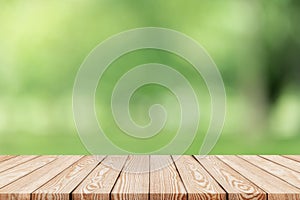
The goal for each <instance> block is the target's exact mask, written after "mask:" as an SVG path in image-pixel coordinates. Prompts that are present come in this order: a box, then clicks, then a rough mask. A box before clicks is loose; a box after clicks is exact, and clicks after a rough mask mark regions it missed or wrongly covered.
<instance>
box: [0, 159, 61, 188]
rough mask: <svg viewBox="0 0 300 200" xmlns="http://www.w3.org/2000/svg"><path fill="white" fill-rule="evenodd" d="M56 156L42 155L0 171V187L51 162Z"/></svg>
mask: <svg viewBox="0 0 300 200" xmlns="http://www.w3.org/2000/svg"><path fill="white" fill-rule="evenodd" d="M56 157H57V156H43V157H39V158H36V159H33V160H31V161H29V162H26V163H23V164H22V165H18V166H16V167H14V168H11V169H9V170H6V171H3V172H1V173H0V177H1V179H0V188H2V187H4V186H6V185H8V184H10V183H12V182H13V181H16V180H18V179H20V178H22V177H23V176H25V175H27V174H29V173H31V172H32V171H34V170H36V169H38V168H40V167H42V166H44V165H46V164H48V163H49V162H52V161H53V160H55V159H56Z"/></svg>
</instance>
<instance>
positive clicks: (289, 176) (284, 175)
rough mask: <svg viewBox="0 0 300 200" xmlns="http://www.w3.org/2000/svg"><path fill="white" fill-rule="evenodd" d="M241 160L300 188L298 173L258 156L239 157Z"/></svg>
mask: <svg viewBox="0 0 300 200" xmlns="http://www.w3.org/2000/svg"><path fill="white" fill-rule="evenodd" d="M241 158H242V159H244V160H246V161H248V162H250V163H252V164H253V165H256V166H257V167H259V168H261V169H263V170H265V171H266V172H268V173H270V174H273V175H274V176H276V177H278V178H280V179H282V180H283V181H286V182H288V183H290V184H291V185H293V186H295V187H297V188H300V173H299V172H295V171H293V170H291V169H288V168H286V167H283V166H281V165H279V164H276V163H274V162H272V161H269V160H266V159H264V158H261V157H259V156H241Z"/></svg>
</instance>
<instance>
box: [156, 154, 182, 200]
mask: <svg viewBox="0 0 300 200" xmlns="http://www.w3.org/2000/svg"><path fill="white" fill-rule="evenodd" d="M150 199H153V200H156V199H157V200H158V199H166V200H167V199H187V193H186V191H185V188H184V185H183V183H182V180H181V178H180V175H179V174H178V172H177V169H176V167H175V165H174V163H173V160H172V158H171V156H163V155H160V156H155V155H151V156H150Z"/></svg>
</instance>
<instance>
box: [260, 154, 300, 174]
mask: <svg viewBox="0 0 300 200" xmlns="http://www.w3.org/2000/svg"><path fill="white" fill-rule="evenodd" d="M261 157H263V158H265V159H268V160H270V161H272V162H275V163H277V164H280V165H282V166H285V167H287V168H289V169H292V170H294V171H296V172H300V162H297V161H295V160H291V159H289V158H286V157H283V156H279V155H270V156H267V155H261Z"/></svg>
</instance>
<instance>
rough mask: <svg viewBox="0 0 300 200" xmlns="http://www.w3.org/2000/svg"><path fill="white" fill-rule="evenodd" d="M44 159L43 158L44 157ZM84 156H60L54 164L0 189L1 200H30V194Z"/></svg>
mask: <svg viewBox="0 0 300 200" xmlns="http://www.w3.org/2000/svg"><path fill="white" fill-rule="evenodd" d="M42 158H43V157H42ZM80 158H82V156H59V157H58V158H57V159H56V160H54V161H53V162H51V163H49V164H47V165H45V166H43V167H42V168H40V169H37V170H35V171H33V172H32V173H30V174H28V175H26V176H24V177H23V178H21V179H18V180H17V181H15V182H13V183H11V184H9V185H7V186H5V187H3V188H1V189H0V200H2V199H5V200H15V199H22V200H30V194H31V193H32V192H33V191H35V190H37V189H38V188H39V187H41V186H42V185H44V184H45V183H47V182H48V181H50V180H51V179H52V178H54V177H55V176H57V175H58V174H59V173H61V172H62V171H63V170H65V169H66V168H68V167H69V166H70V165H72V164H73V163H74V162H76V161H78V160H79V159H80Z"/></svg>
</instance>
